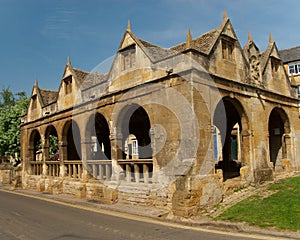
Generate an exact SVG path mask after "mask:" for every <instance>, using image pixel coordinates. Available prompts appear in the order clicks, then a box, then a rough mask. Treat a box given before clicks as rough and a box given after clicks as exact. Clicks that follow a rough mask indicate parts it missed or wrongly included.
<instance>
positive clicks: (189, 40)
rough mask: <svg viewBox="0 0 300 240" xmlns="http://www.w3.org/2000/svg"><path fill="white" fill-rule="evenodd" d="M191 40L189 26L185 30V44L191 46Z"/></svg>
mask: <svg viewBox="0 0 300 240" xmlns="http://www.w3.org/2000/svg"><path fill="white" fill-rule="evenodd" d="M191 42H192V35H191V30H190V28H189V29H188V30H187V34H186V46H187V47H188V48H189V47H191Z"/></svg>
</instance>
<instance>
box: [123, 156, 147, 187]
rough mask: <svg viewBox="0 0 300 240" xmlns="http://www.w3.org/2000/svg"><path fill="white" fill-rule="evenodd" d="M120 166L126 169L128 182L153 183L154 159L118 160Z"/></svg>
mask: <svg viewBox="0 0 300 240" xmlns="http://www.w3.org/2000/svg"><path fill="white" fill-rule="evenodd" d="M118 164H119V165H120V166H121V167H122V168H123V169H124V172H125V179H126V181H127V182H136V183H139V182H144V183H150V182H152V168H153V167H152V166H153V161H152V159H136V160H133V159H126V160H118Z"/></svg>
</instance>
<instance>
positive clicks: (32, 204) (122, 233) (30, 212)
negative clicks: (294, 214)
mask: <svg viewBox="0 0 300 240" xmlns="http://www.w3.org/2000/svg"><path fill="white" fill-rule="evenodd" d="M114 215H115V216H112V215H108V214H103V213H99V212H96V211H93V210H85V209H83V208H80V207H74V206H71V205H70V206H68V204H66V203H65V204H59V203H55V202H53V201H47V200H42V199H37V198H32V197H28V196H24V195H21V194H16V193H13V192H8V191H3V190H0V239H1V240H11V239H21V240H35V239H37V240H71V239H72V240H73V239H74V240H77V239H80V240H81V239H83V240H84V239H87V240H90V239H91V240H121V239H122V240H133V239H134V240H150V239H151V240H152V239H157V240H193V239H195V240H196V239H197V240H198V239H205V240H212V239H218V240H229V239H230V240H248V239H249V240H250V239H252V240H253V239H268V238H261V237H254V236H248V237H247V236H244V235H242V234H230V235H227V233H226V232H225V233H224V234H220V233H218V232H216V231H205V230H202V229H198V228H196V227H187V226H181V225H179V224H174V223H164V222H161V221H156V220H153V219H152V220H149V221H147V220H146V221H143V220H141V219H143V218H139V217H135V216H133V215H132V217H128V215H126V217H125V215H124V216H123V214H122V213H117V214H115V213H114ZM145 219H146V218H145ZM269 239H271V238H269Z"/></svg>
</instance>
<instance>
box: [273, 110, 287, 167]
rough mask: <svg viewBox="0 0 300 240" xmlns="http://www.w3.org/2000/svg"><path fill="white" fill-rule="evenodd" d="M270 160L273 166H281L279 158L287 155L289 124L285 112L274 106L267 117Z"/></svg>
mask: <svg viewBox="0 0 300 240" xmlns="http://www.w3.org/2000/svg"><path fill="white" fill-rule="evenodd" d="M268 128H269V149H270V161H271V162H272V163H273V165H274V168H275V169H276V168H277V167H280V166H281V160H282V159H283V158H286V157H287V147H286V136H287V134H289V133H290V124H289V121H288V117H287V115H286V113H285V112H284V111H283V110H282V109H280V108H274V109H273V110H272V112H271V114H270V117H269V124H268Z"/></svg>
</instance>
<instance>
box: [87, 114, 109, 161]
mask: <svg viewBox="0 0 300 240" xmlns="http://www.w3.org/2000/svg"><path fill="white" fill-rule="evenodd" d="M85 138H86V141H87V145H88V147H87V150H88V151H87V159H94V160H108V159H111V144H110V129H109V125H108V122H107V121H106V118H105V117H104V116H103V115H102V114H101V113H98V112H97V113H95V114H93V115H91V116H90V118H89V120H88V122H87V125H86V131H85Z"/></svg>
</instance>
